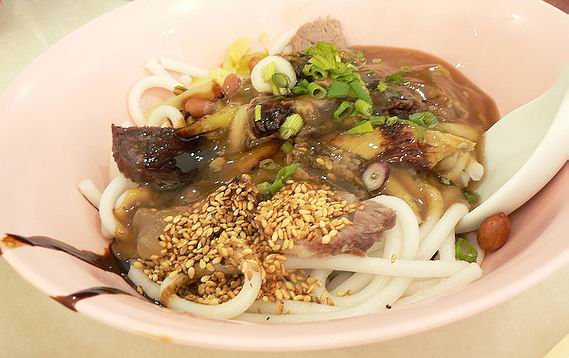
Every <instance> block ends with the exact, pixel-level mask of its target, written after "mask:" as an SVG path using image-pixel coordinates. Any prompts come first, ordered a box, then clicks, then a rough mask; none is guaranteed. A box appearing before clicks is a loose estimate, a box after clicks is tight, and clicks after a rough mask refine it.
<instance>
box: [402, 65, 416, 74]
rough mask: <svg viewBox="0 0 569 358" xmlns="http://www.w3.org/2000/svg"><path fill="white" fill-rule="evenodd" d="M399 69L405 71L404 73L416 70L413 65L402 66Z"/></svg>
mask: <svg viewBox="0 0 569 358" xmlns="http://www.w3.org/2000/svg"><path fill="white" fill-rule="evenodd" d="M399 71H400V72H403V73H409V72H413V71H415V70H414V69H413V67H411V66H401V68H399Z"/></svg>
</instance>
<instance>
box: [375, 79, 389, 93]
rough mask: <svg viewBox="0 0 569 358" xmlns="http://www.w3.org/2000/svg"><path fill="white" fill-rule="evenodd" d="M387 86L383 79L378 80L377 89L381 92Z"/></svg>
mask: <svg viewBox="0 0 569 358" xmlns="http://www.w3.org/2000/svg"><path fill="white" fill-rule="evenodd" d="M388 88H389V86H388V85H387V83H385V82H383V81H379V83H378V84H377V90H378V91H379V92H381V93H383V92H385V91H386V90H387V89H388Z"/></svg>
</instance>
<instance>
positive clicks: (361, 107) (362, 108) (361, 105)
mask: <svg viewBox="0 0 569 358" xmlns="http://www.w3.org/2000/svg"><path fill="white" fill-rule="evenodd" d="M354 108H355V111H356V113H357V114H359V115H361V116H363V117H369V116H370V115H371V110H372V108H373V106H372V105H371V104H369V103H368V102H366V101H364V100H361V99H358V100H356V103H354Z"/></svg>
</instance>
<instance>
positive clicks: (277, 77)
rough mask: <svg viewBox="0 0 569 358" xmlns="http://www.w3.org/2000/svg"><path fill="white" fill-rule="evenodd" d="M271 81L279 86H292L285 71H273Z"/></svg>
mask: <svg viewBox="0 0 569 358" xmlns="http://www.w3.org/2000/svg"><path fill="white" fill-rule="evenodd" d="M271 82H273V83H274V85H275V86H277V87H279V88H288V86H290V78H289V77H288V76H287V75H286V74H284V73H280V72H277V73H273V75H272V76H271Z"/></svg>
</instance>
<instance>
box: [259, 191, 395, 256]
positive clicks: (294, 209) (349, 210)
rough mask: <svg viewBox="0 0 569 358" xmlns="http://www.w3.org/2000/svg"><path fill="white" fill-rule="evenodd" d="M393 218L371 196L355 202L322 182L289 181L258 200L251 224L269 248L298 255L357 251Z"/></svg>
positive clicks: (392, 222)
mask: <svg viewBox="0 0 569 358" xmlns="http://www.w3.org/2000/svg"><path fill="white" fill-rule="evenodd" d="M348 200H349V201H348ZM395 217H396V214H395V212H394V211H393V210H392V209H390V208H388V207H386V206H384V205H382V204H379V203H377V202H375V201H365V202H359V201H356V200H355V198H354V197H353V195H350V194H347V193H343V192H334V191H333V190H331V188H330V187H329V186H327V185H324V184H317V183H312V182H293V181H289V182H288V184H287V185H285V187H283V189H281V191H279V192H278V193H277V194H275V195H274V196H273V197H272V198H271V199H270V200H267V201H264V202H261V203H259V206H258V208H257V212H256V215H255V225H256V226H257V227H258V229H259V231H260V232H261V235H262V238H263V240H265V241H266V242H267V243H268V245H269V246H270V247H271V248H272V249H273V250H274V251H279V252H282V253H285V254H289V255H294V256H299V257H310V256H327V255H339V254H352V255H358V256H363V255H365V253H366V252H367V251H368V250H369V249H370V248H371V247H372V246H373V244H374V243H376V242H378V241H379V240H381V239H382V238H383V233H384V232H385V231H386V230H389V229H391V228H393V226H394V225H395Z"/></svg>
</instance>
